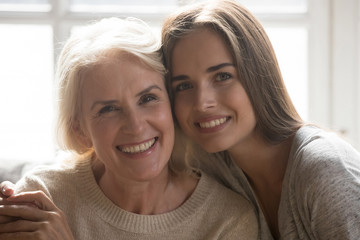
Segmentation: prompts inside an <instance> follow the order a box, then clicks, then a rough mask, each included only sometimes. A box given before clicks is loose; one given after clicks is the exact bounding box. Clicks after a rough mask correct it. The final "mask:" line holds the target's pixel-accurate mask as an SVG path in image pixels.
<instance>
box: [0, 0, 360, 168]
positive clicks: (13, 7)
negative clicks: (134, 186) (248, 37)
mask: <svg viewBox="0 0 360 240" xmlns="http://www.w3.org/2000/svg"><path fill="white" fill-rule="evenodd" d="M191 2H194V1H193V0H192V1H189V0H0V164H5V163H13V162H18V161H32V162H41V161H49V160H51V159H54V158H55V157H56V156H57V155H58V154H59V152H58V150H57V148H56V145H55V144H54V135H53V133H54V131H53V118H54V109H53V106H54V99H53V89H52V88H53V80H54V79H53V75H54V65H55V62H56V59H57V55H58V53H59V51H60V50H61V47H62V44H63V42H64V41H65V40H66V39H67V38H68V36H69V35H70V34H71V32H73V31H77V29H79V28H81V26H82V25H84V24H86V23H88V22H89V21H92V20H97V19H100V18H103V17H110V16H117V17H128V16H131V17H138V18H141V19H143V20H144V21H146V22H147V23H149V24H150V25H151V26H152V27H153V28H154V31H156V32H157V33H158V34H159V36H160V29H161V24H162V21H163V19H164V18H165V17H166V16H167V15H168V14H169V13H170V12H172V11H174V10H175V9H177V8H178V7H179V6H183V5H186V4H189V3H191ZM239 2H241V3H243V4H244V5H245V6H246V7H247V8H249V9H250V10H251V11H252V12H253V13H254V14H255V15H256V16H257V17H258V18H259V20H260V21H261V22H262V24H263V25H264V26H265V29H266V31H267V33H268V35H269V36H270V39H271V41H272V43H273V46H274V48H275V52H276V54H277V56H278V60H279V63H280V68H281V70H282V73H283V77H284V80H285V82H286V85H287V87H288V90H289V93H290V95H291V98H292V100H293V101H294V103H295V106H296V107H297V109H298V111H299V113H300V115H301V116H302V117H303V119H305V120H306V121H309V122H313V123H316V124H320V125H322V126H324V127H326V128H330V129H332V130H335V131H337V132H338V133H339V134H341V135H342V136H343V137H344V138H345V139H346V140H347V141H349V142H350V143H351V144H353V145H354V146H355V147H356V148H357V149H358V150H359V149H360V96H359V93H360V59H359V56H360V0H239Z"/></svg>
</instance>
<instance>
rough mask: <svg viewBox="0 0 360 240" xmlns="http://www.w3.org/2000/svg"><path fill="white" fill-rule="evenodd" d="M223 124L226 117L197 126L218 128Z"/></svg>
mask: <svg viewBox="0 0 360 240" xmlns="http://www.w3.org/2000/svg"><path fill="white" fill-rule="evenodd" d="M224 122H226V117H224V118H219V119H216V120H211V121H209V122H201V123H199V125H200V127H201V128H212V127H215V126H219V125H220V124H223V123H224Z"/></svg>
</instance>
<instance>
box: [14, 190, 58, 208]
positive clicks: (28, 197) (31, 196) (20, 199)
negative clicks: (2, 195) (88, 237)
mask: <svg viewBox="0 0 360 240" xmlns="http://www.w3.org/2000/svg"><path fill="white" fill-rule="evenodd" d="M7 200H8V201H9V202H12V203H25V202H27V203H33V204H35V205H36V206H37V207H38V208H40V209H42V210H45V211H54V210H57V207H56V206H55V204H54V203H53V202H52V201H51V199H50V198H49V197H48V196H47V195H46V194H45V193H44V192H43V191H33V192H22V193H19V194H16V195H12V196H11V197H9V198H8V199H7Z"/></svg>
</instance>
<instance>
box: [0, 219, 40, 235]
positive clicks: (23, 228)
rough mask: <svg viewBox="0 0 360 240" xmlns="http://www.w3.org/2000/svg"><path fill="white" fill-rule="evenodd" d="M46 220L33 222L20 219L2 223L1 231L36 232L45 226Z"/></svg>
mask: <svg viewBox="0 0 360 240" xmlns="http://www.w3.org/2000/svg"><path fill="white" fill-rule="evenodd" d="M45 224H46V222H33V221H28V220H24V219H18V220H15V221H12V222H9V223H4V224H1V225H0V233H15V232H34V231H36V230H39V229H41V228H43V225H45Z"/></svg>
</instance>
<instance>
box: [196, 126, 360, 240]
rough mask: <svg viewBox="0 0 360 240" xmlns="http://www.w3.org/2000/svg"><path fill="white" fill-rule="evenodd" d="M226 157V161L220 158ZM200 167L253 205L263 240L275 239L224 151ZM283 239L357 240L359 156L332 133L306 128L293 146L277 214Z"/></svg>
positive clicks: (359, 226) (359, 221) (359, 236)
mask: <svg viewBox="0 0 360 240" xmlns="http://www.w3.org/2000/svg"><path fill="white" fill-rule="evenodd" d="M224 159H225V160H224ZM201 169H202V170H204V171H205V172H207V173H208V174H210V175H212V176H214V177H215V178H216V179H217V180H218V181H220V182H221V183H223V184H224V185H226V186H228V187H230V188H231V189H233V190H235V191H236V192H238V193H240V194H242V195H243V196H245V197H246V198H247V199H249V200H250V201H251V202H252V203H253V204H254V206H255V208H256V211H257V217H258V221H259V223H260V225H259V226H260V229H259V231H260V232H261V239H273V237H272V236H271V234H270V231H269V228H268V226H267V223H266V221H265V218H264V215H263V213H262V212H261V208H260V206H259V204H258V202H257V199H256V197H255V194H254V193H253V191H252V189H251V186H250V184H249V182H248V181H247V179H246V177H245V175H244V173H243V172H242V170H241V169H239V168H238V167H237V166H236V165H235V164H234V163H233V162H232V160H231V158H230V157H229V156H228V154H226V153H218V154H216V155H214V154H213V156H212V157H210V156H208V158H206V160H205V161H203V162H201ZM278 214H279V216H278V220H279V230H280V234H281V239H284V240H292V239H334V240H335V239H336V240H346V239H353V240H355V239H356V240H359V239H360V154H359V152H358V151H356V150H355V149H354V148H353V147H351V146H350V145H349V144H348V143H346V142H344V141H343V140H342V139H340V138H339V137H338V136H337V135H335V134H334V133H329V132H325V131H323V130H321V129H319V128H317V127H313V126H304V127H302V128H301V129H299V131H298V132H297V134H296V136H295V138H294V142H293V145H292V148H291V152H290V156H289V160H288V165H287V169H286V172H285V177H284V180H283V185H282V194H281V201H280V206H279V212H278Z"/></svg>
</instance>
